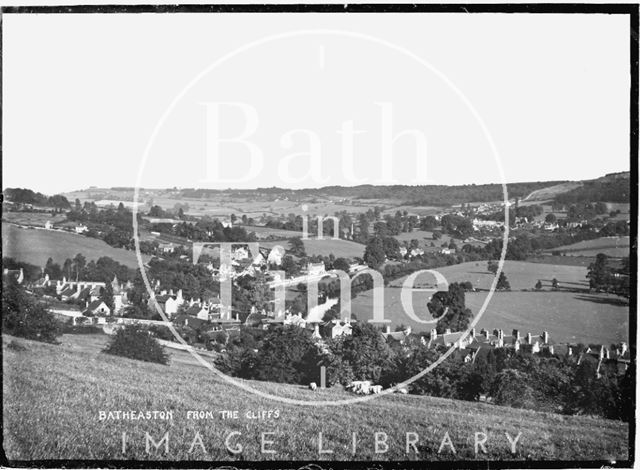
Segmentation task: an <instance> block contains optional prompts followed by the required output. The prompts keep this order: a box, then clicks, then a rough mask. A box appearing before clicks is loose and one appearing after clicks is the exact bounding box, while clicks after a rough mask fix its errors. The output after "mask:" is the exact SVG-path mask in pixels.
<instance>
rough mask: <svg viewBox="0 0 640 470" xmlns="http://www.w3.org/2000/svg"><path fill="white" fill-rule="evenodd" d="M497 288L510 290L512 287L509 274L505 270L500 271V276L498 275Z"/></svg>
mask: <svg viewBox="0 0 640 470" xmlns="http://www.w3.org/2000/svg"><path fill="white" fill-rule="evenodd" d="M496 289H498V290H509V289H511V285H510V284H509V281H508V280H507V275H506V274H505V273H504V271H502V272H500V276H498V284H497V285H496Z"/></svg>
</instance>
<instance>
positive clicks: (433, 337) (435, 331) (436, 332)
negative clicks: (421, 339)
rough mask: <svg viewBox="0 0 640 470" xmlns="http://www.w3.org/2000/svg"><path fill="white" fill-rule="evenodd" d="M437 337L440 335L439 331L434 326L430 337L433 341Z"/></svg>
mask: <svg viewBox="0 0 640 470" xmlns="http://www.w3.org/2000/svg"><path fill="white" fill-rule="evenodd" d="M437 337H438V331H437V330H436V329H435V328H433V329H432V330H431V337H430V339H431V341H433V340H434V339H436V338H437Z"/></svg>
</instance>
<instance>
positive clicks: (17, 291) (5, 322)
mask: <svg viewBox="0 0 640 470" xmlns="http://www.w3.org/2000/svg"><path fill="white" fill-rule="evenodd" d="M2 331H3V333H7V334H10V335H14V336H20V337H22V338H27V339H32V340H35V341H42V342H45V343H55V342H56V338H57V337H58V336H59V335H60V334H61V329H60V324H59V323H58V322H57V321H56V319H55V318H54V317H53V315H51V313H49V311H48V310H47V309H46V308H45V307H44V306H43V305H41V304H38V303H37V302H36V301H35V300H34V299H33V298H31V297H30V296H29V295H27V293H26V292H24V290H23V289H22V288H21V287H20V285H19V284H18V283H17V282H16V281H15V280H3V283H2Z"/></svg>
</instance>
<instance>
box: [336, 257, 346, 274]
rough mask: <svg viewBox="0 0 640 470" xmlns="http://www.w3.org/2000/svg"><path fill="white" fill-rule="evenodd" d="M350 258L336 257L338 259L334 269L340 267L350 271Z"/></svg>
mask: <svg viewBox="0 0 640 470" xmlns="http://www.w3.org/2000/svg"><path fill="white" fill-rule="evenodd" d="M349 266H350V263H349V260H347V259H346V258H336V260H335V261H334V262H333V269H338V270H340V271H344V272H345V273H348V272H349Z"/></svg>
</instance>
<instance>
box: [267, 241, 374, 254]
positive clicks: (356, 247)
mask: <svg viewBox="0 0 640 470" xmlns="http://www.w3.org/2000/svg"><path fill="white" fill-rule="evenodd" d="M302 241H303V243H304V249H305V251H306V252H307V255H309V256H315V255H321V256H329V255H330V254H333V255H334V256H335V257H336V258H340V257H342V258H356V257H358V258H362V257H363V256H364V249H365V246H364V245H363V244H361V243H356V242H352V241H351V240H342V239H339V240H338V239H335V240H334V239H333V238H325V239H323V240H317V239H315V238H309V239H308V240H302ZM276 245H280V246H282V247H283V248H285V249H289V242H288V241H286V240H283V241H264V242H260V246H264V247H267V248H273V247H274V246H276Z"/></svg>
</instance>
